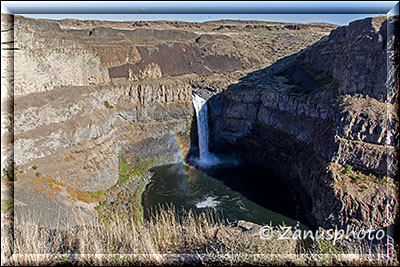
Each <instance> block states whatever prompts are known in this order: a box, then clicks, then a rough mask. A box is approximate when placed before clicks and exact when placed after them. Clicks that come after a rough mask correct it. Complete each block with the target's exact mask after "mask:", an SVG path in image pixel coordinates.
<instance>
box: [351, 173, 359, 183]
mask: <svg viewBox="0 0 400 267" xmlns="http://www.w3.org/2000/svg"><path fill="white" fill-rule="evenodd" d="M350 178H351V180H352V181H354V182H357V181H359V179H360V177H359V176H357V175H354V174H353V175H350Z"/></svg>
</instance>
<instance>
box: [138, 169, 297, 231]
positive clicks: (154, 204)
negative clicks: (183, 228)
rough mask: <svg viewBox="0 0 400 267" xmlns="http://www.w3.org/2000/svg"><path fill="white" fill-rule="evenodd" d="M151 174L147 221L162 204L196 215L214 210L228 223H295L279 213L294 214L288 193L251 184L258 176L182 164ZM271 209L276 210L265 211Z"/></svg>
mask: <svg viewBox="0 0 400 267" xmlns="http://www.w3.org/2000/svg"><path fill="white" fill-rule="evenodd" d="M151 171H153V172H154V175H153V177H152V180H151V183H150V184H149V185H148V186H147V189H146V191H145V192H144V194H143V199H142V204H143V207H144V210H145V217H146V218H149V216H150V213H151V210H155V209H157V208H159V207H160V206H159V204H173V205H174V206H175V207H177V208H178V209H180V208H184V209H186V210H189V209H191V210H193V211H194V212H196V213H199V212H202V211H205V210H206V209H213V210H215V211H216V212H217V213H218V214H221V215H222V216H223V218H225V219H226V220H228V221H236V220H246V221H251V222H254V223H257V224H261V225H265V224H269V223H272V225H282V224H285V225H290V226H294V225H295V224H296V218H294V217H292V218H289V217H288V216H285V215H283V214H282V213H280V212H277V211H276V210H283V211H286V212H287V214H289V215H290V214H293V212H294V205H293V203H290V201H288V199H285V197H286V198H287V196H285V194H282V193H281V192H279V190H275V189H274V188H272V189H271V188H265V190H262V189H263V188H262V187H261V186H262V185H259V184H253V183H250V182H249V181H250V179H251V177H246V176H248V175H250V176H251V175H260V174H259V173H251V172H249V171H248V170H246V169H243V168H238V167H229V168H222V169H221V168H220V169H217V168H216V169H215V170H213V171H211V173H212V174H210V172H208V173H209V174H210V175H207V174H206V173H205V172H203V171H200V170H196V169H194V168H190V167H187V166H184V165H182V164H170V165H164V166H158V167H155V168H153V169H152V170H151ZM211 175H212V176H211ZM261 175H266V176H267V174H261ZM215 177H217V178H215ZM246 181H247V182H246ZM254 190H256V191H257V190H258V191H259V192H256V191H254ZM263 193H264V194H263ZM271 194H272V195H271ZM245 195H246V196H245ZM274 198H275V199H274ZM276 198H281V199H276ZM251 199H252V200H251ZM256 202H257V203H256ZM286 202H288V203H286ZM261 204H262V205H261ZM269 206H270V207H273V208H274V209H275V211H273V210H271V209H269V208H266V207H269ZM302 226H303V225H302Z"/></svg>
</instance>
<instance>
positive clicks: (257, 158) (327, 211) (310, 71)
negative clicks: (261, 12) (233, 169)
mask: <svg viewBox="0 0 400 267" xmlns="http://www.w3.org/2000/svg"><path fill="white" fill-rule="evenodd" d="M396 27H397V19H394V18H392V19H389V20H386V19H385V17H377V18H374V19H365V20H360V21H355V22H352V23H350V24H349V25H348V26H343V27H339V28H337V29H335V30H333V31H332V32H331V34H330V35H329V36H327V37H325V38H323V39H322V40H320V41H318V42H317V43H315V44H314V45H312V46H310V47H308V48H306V49H304V50H303V51H301V52H300V53H298V54H294V55H292V56H289V57H286V58H284V59H281V60H279V61H278V62H276V63H275V64H273V65H272V66H270V67H267V68H265V69H262V70H259V71H255V72H253V73H250V74H248V75H247V76H246V77H244V78H242V79H241V81H240V82H238V83H236V84H233V85H231V86H229V87H228V88H227V89H226V90H225V91H223V92H222V93H220V94H215V95H214V96H212V97H211V98H210V99H209V100H208V104H209V110H210V120H211V122H210V128H211V132H210V137H211V140H210V142H211V146H210V147H211V148H212V151H214V152H216V153H234V154H236V155H239V156H240V157H241V158H242V159H243V160H244V161H245V162H249V163H252V164H257V165H258V166H261V167H263V168H265V169H267V170H269V171H271V172H273V173H274V174H275V175H277V176H278V177H280V178H281V179H282V180H284V181H285V182H286V184H287V185H288V186H289V187H291V188H292V189H293V190H294V192H296V194H297V195H298V197H299V200H300V201H299V203H300V204H301V205H302V207H303V211H304V212H305V213H306V216H307V218H308V221H309V223H310V224H312V225H313V226H316V227H318V226H323V227H325V228H330V227H334V226H338V227H345V226H346V225H352V226H359V227H370V226H372V227H374V228H375V229H377V228H380V227H387V226H390V225H393V224H394V222H395V216H396V214H397V210H398V198H397V191H398V186H396V182H395V181H394V180H393V179H392V178H394V177H395V175H396V173H397V157H396V145H397V146H398V144H396V142H395V140H396V138H395V133H396V130H397V127H398V117H397V114H396V107H395V103H396V101H395V99H396V97H397V95H398V93H397V92H396V88H395V87H394V79H395V77H394V74H393V73H395V71H394V68H395V65H394V64H389V68H388V72H387V70H386V64H385V62H386V60H387V59H389V60H392V59H391V58H392V57H393V53H394V49H395V47H394V42H393V38H394V29H395V28H396ZM388 31H389V32H388ZM387 37H388V38H387ZM389 62H393V61H389ZM382 66H384V67H382ZM386 77H388V78H387V79H386Z"/></svg>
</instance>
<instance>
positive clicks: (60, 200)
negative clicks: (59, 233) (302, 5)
mask: <svg viewBox="0 0 400 267" xmlns="http://www.w3.org/2000/svg"><path fill="white" fill-rule="evenodd" d="M223 24H229V25H231V24H233V25H238V26H239V27H238V28H237V29H236V30H232V29H228V30H223V31H222V32H218V34H215V31H214V29H215V28H218V26H220V25H223ZM272 24H274V23H272ZM247 25H271V23H267V22H265V23H261V24H260V23H258V22H257V23H256V22H247V23H244V24H243V23H242V22H235V21H216V22H206V23H185V22H171V23H170V22H146V23H133V22H106V21H103V22H102V21H78V20H61V21H51V20H36V19H29V18H25V17H21V16H11V15H4V14H2V40H3V37H5V38H4V40H6V39H7V40H6V41H5V42H3V43H2V48H3V50H5V51H6V53H7V56H9V57H4V58H2V62H3V63H7V64H2V68H3V66H5V67H4V68H6V71H5V72H3V71H2V75H3V74H5V75H4V76H3V77H2V159H4V160H3V161H2V169H3V170H5V169H6V167H7V166H11V165H10V164H11V163H12V162H14V163H15V175H16V177H17V180H16V182H15V183H14V184H13V185H14V200H15V201H14V204H15V212H16V214H18V213H19V212H29V213H31V215H32V216H34V217H35V218H37V219H38V220H39V219H40V220H41V222H43V223H47V224H54V223H55V220H57V221H58V222H65V223H68V224H76V223H79V221H80V219H82V220H83V221H85V222H94V221H96V212H95V210H94V206H96V205H97V204H98V202H99V201H101V200H103V198H104V195H103V193H104V192H105V191H106V190H108V189H110V187H113V186H114V185H115V184H116V183H118V182H119V180H120V179H121V162H122V160H123V161H124V162H125V161H129V162H132V164H136V163H138V162H140V161H141V160H147V159H150V160H151V162H153V163H155V164H161V163H166V162H173V161H176V160H177V159H178V157H179V156H180V155H178V153H180V152H179V150H182V151H183V154H185V153H187V151H188V150H189V146H190V126H191V125H192V117H193V107H192V89H193V87H194V86H195V85H196V84H198V83H201V82H202V81H204V80H205V79H206V78H207V80H213V79H215V80H217V81H220V80H224V79H225V80H226V81H229V80H232V79H236V78H237V77H239V76H243V75H244V74H245V73H247V72H249V71H250V69H251V68H256V65H260V64H261V65H268V64H270V63H272V62H273V61H274V60H276V59H277V58H280V57H282V56H286V55H289V54H291V53H293V52H297V51H299V50H301V49H303V48H305V47H306V46H308V45H310V44H312V43H314V42H315V41H317V40H319V39H320V38H321V37H322V36H325V35H326V34H328V33H329V31H330V30H331V29H333V28H335V27H336V26H335V25H330V24H321V25H319V24H315V25H308V26H307V27H305V28H304V29H299V30H296V31H293V30H291V29H287V28H285V27H284V25H285V24H276V25H277V27H276V28H274V29H272V28H271V30H270V31H269V32H268V33H265V29H264V28H260V27H253V28H251V29H249V28H248V27H247ZM274 25H275V24H274ZM3 29H4V31H3ZM261 48H263V49H261ZM2 70H3V69H2ZM202 75H207V76H202ZM3 88H4V89H5V90H3ZM3 107H4V108H3ZM6 107H7V108H6ZM3 126H4V127H3ZM3 137H6V138H3ZM146 166H147V165H146ZM147 167H148V166H147ZM141 171H143V170H141ZM132 184H135V183H132ZM124 190H125V189H124ZM127 191H129V190H127ZM116 194H118V192H117V193H116ZM106 198H107V199H109V197H108V196H106Z"/></svg>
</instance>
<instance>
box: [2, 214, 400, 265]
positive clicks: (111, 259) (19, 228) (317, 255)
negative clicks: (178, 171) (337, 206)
mask: <svg viewBox="0 0 400 267" xmlns="http://www.w3.org/2000/svg"><path fill="white" fill-rule="evenodd" d="M3 233H4V231H3V230H2V235H1V239H2V240H1V246H2V247H1V259H2V265H42V266H43V265H55V264H66V263H69V264H77V265H149V264H151V265H170V264H172V265H178V264H183V263H202V264H205V265H214V264H219V265H221V264H222V265H260V264H273V265H293V264H294V265H304V264H306V265H315V264H323V265H329V264H346V265H359V264H367V265H374V264H378V265H395V264H396V263H398V262H396V261H395V260H394V258H393V257H391V258H387V257H386V258H385V257H384V256H385V255H383V256H382V255H381V256H379V255H378V256H376V255H375V256H374V254H372V253H371V251H369V253H370V254H368V253H365V252H368V251H367V250H366V249H365V248H359V249H358V250H359V251H356V250H354V251H353V253H350V254H346V255H340V254H339V255H334V254H324V253H326V251H325V252H324V251H320V249H316V248H311V249H308V250H306V249H304V248H301V249H299V247H298V246H297V248H296V247H295V246H294V245H295V244H296V243H293V241H287V240H277V239H276V238H272V239H271V240H268V241H264V240H262V239H261V238H260V237H259V235H258V233H254V234H251V233H248V232H243V231H242V230H240V229H238V228H236V227H232V226H227V225H225V224H224V223H222V222H221V220H219V219H216V216H215V214H212V213H202V214H200V215H195V214H193V213H192V212H182V213H178V212H177V211H176V210H175V209H174V208H173V207H167V208H166V209H165V210H162V211H160V212H157V213H155V214H154V216H153V218H152V219H151V220H150V221H147V222H145V223H142V224H138V223H134V222H131V223H121V222H118V221H115V222H114V223H113V224H110V225H107V226H102V225H97V226H88V225H85V226H75V227H70V228H69V229H53V230H50V229H45V228H41V227H39V226H38V225H37V224H36V223H35V222H33V221H32V220H30V218H23V219H16V220H15V228H14V239H13V240H14V244H13V245H12V243H10V241H11V239H9V238H10V236H8V235H6V234H3ZM296 251H297V253H296ZM299 251H302V252H303V253H299ZM363 255H364V256H363Z"/></svg>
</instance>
